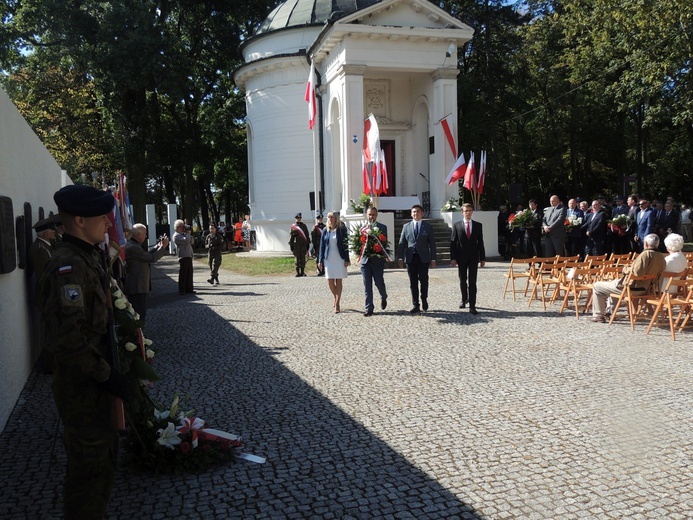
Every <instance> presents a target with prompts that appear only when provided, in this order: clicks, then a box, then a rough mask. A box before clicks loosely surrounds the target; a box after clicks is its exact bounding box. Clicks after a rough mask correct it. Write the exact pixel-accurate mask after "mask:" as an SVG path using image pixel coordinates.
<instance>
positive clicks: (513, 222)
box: [508, 209, 538, 230]
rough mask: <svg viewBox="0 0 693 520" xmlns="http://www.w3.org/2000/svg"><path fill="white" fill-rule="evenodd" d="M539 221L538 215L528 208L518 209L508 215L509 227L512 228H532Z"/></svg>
mask: <svg viewBox="0 0 693 520" xmlns="http://www.w3.org/2000/svg"><path fill="white" fill-rule="evenodd" d="M537 221H538V219H537V217H536V216H534V214H533V213H532V210H531V209H526V210H524V211H518V212H517V213H513V214H512V215H510V216H509V217H508V228H509V229H511V230H514V229H517V228H531V227H532V226H534V224H536V223H537Z"/></svg>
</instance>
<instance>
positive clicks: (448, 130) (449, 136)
mask: <svg viewBox="0 0 693 520" xmlns="http://www.w3.org/2000/svg"><path fill="white" fill-rule="evenodd" d="M449 117H450V116H449V115H447V116H445V117H444V118H443V119H442V121H441V122H440V126H442V127H443V133H444V134H445V139H447V141H448V145H450V151H451V152H452V156H453V157H457V146H455V138H454V137H453V136H452V130H451V127H450V123H448V118H449Z"/></svg>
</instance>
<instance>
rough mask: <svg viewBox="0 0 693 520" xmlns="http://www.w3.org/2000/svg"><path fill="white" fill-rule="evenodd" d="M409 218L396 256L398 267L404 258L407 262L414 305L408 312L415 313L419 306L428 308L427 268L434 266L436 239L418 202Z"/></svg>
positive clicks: (419, 308)
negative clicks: (425, 220)
mask: <svg viewBox="0 0 693 520" xmlns="http://www.w3.org/2000/svg"><path fill="white" fill-rule="evenodd" d="M411 218H412V220H411V222H407V223H406V224H404V228H402V234H401V235H400V237H399V248H398V250H397V258H398V259H399V266H400V267H402V266H403V264H404V261H405V260H406V262H407V274H408V275H409V288H410V289H411V299H412V302H413V305H414V306H413V307H412V309H411V310H410V311H409V312H411V313H412V314H417V313H419V312H421V307H423V310H425V311H427V310H428V268H429V266H432V267H435V266H436V240H435V237H434V236H433V228H432V227H431V225H430V224H429V223H428V222H424V221H423V220H422V218H423V208H422V207H421V206H420V205H419V204H415V205H413V206H412V208H411ZM405 254H406V256H405ZM419 283H421V307H419Z"/></svg>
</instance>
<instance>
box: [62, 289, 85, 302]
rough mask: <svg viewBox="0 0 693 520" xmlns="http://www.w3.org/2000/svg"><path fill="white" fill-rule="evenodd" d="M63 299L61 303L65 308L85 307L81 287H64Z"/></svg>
mask: <svg viewBox="0 0 693 520" xmlns="http://www.w3.org/2000/svg"><path fill="white" fill-rule="evenodd" d="M62 289H63V297H62V298H61V299H60V303H61V305H62V306H63V307H84V298H83V297H82V286H81V285H63V287H62Z"/></svg>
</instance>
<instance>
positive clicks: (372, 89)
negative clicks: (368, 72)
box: [363, 79, 390, 118]
mask: <svg viewBox="0 0 693 520" xmlns="http://www.w3.org/2000/svg"><path fill="white" fill-rule="evenodd" d="M363 92H364V95H365V97H366V99H365V100H364V107H365V114H370V113H373V115H375V116H377V117H383V118H389V117H390V80H387V79H371V80H364V82H363Z"/></svg>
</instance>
